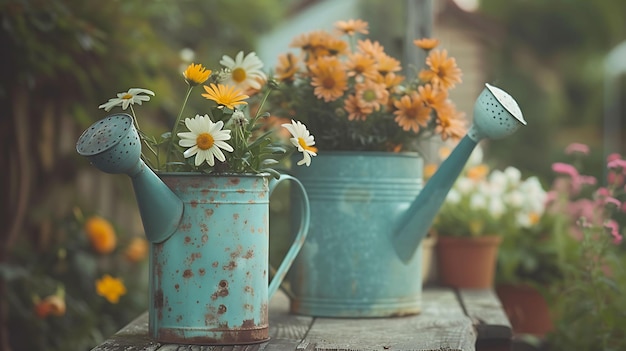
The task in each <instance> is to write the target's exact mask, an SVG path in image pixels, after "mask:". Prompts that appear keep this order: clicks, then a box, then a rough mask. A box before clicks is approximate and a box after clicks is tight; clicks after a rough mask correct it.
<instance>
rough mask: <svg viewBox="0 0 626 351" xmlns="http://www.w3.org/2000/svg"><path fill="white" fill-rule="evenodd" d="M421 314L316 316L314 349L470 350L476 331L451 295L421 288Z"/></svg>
mask: <svg viewBox="0 0 626 351" xmlns="http://www.w3.org/2000/svg"><path fill="white" fill-rule="evenodd" d="M423 301H424V302H423V306H424V307H423V309H422V313H420V314H419V315H415V316H407V317H396V318H366V319H363V318H359V319H349V318H316V319H315V321H314V322H313V325H312V326H311V329H310V330H309V333H308V334H307V336H306V340H308V341H309V342H310V343H314V344H315V350H319V351H324V350H333V351H334V350H362V351H366V350H463V351H466V350H474V344H475V341H476V333H475V331H474V328H473V326H472V323H471V320H470V319H469V318H468V317H467V316H466V315H465V314H464V313H463V310H462V309H461V307H460V305H459V303H458V300H457V298H456V296H455V294H454V293H453V292H452V291H450V290H447V289H445V290H444V289H437V290H430V291H425V292H424V294H423Z"/></svg>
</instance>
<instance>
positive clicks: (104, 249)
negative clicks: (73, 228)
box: [85, 216, 117, 254]
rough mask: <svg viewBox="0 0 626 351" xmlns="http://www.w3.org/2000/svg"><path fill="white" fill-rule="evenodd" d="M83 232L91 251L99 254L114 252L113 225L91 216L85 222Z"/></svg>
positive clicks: (115, 236) (114, 237)
mask: <svg viewBox="0 0 626 351" xmlns="http://www.w3.org/2000/svg"><path fill="white" fill-rule="evenodd" d="M85 232H86V233H87V237H88V238H89V242H90V243H91V246H92V247H93V249H94V250H95V251H96V252H97V253H100V254H108V253H111V252H112V251H113V250H115V246H116V244H117V235H115V229H113V225H112V224H111V223H110V222H109V221H107V220H106V219H104V218H102V217H99V216H92V217H89V219H87V221H86V222H85Z"/></svg>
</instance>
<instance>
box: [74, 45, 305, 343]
mask: <svg viewBox="0 0 626 351" xmlns="http://www.w3.org/2000/svg"><path fill="white" fill-rule="evenodd" d="M220 64H221V65H222V68H221V69H219V70H215V71H212V70H210V69H207V68H205V67H204V66H202V65H200V64H195V63H192V64H190V65H189V66H188V67H187V69H186V70H185V71H184V72H183V74H182V76H183V78H184V81H185V82H186V83H187V93H186V97H185V100H184V102H183V104H182V107H181V108H180V112H179V114H178V116H177V117H176V119H175V121H174V123H173V125H172V129H171V130H170V131H168V132H166V133H163V134H161V135H160V136H158V137H155V136H152V135H149V134H148V133H146V132H145V131H144V130H142V129H141V128H140V127H139V125H140V123H139V122H140V119H139V118H138V116H137V115H136V113H135V105H142V103H144V102H147V101H149V100H150V98H151V97H152V96H154V95H155V93H154V92H153V91H151V90H148V89H140V88H132V89H129V90H128V91H126V92H122V93H119V94H117V96H116V97H114V98H112V99H109V101H108V102H105V103H104V104H102V105H100V108H102V109H104V110H105V111H107V112H108V111H110V110H111V109H113V108H115V107H121V109H122V110H127V109H130V112H131V115H128V114H125V113H116V114H112V115H109V116H107V117H106V118H104V119H102V120H100V121H98V122H96V123H94V124H93V125H92V126H91V127H89V128H88V129H87V130H86V131H85V132H84V133H83V135H82V136H81V137H80V139H79V141H78V143H77V151H78V152H79V153H80V154H81V155H83V156H86V157H88V158H89V160H90V161H91V162H92V164H94V165H95V166H96V167H98V168H100V169H101V170H103V171H105V172H108V173H125V174H127V175H129V176H130V177H131V180H132V182H133V186H134V189H135V194H136V197H137V203H138V205H139V210H140V213H141V217H142V221H143V224H144V229H145V234H146V236H147V238H148V241H149V242H150V273H149V274H150V276H149V277H150V287H149V288H150V291H149V305H148V306H149V315H150V319H149V320H150V323H149V331H150V336H152V337H153V338H155V339H156V340H158V341H159V342H166V343H167V342H170V343H185V344H209V345H212V344H220V345H222V344H241V343H256V342H263V341H266V340H267V339H268V338H269V335H268V329H269V327H268V317H267V305H268V299H269V296H271V295H272V294H273V292H275V291H276V289H277V288H278V285H279V284H280V281H281V280H282V277H283V276H284V274H285V273H286V271H287V270H288V269H289V267H290V265H291V262H293V259H294V257H295V256H296V255H297V253H298V252H299V250H300V248H301V247H302V244H303V242H304V239H305V236H306V233H307V230H308V224H309V217H308V215H309V212H308V199H307V196H306V192H305V190H304V188H303V187H302V185H301V184H300V183H299V182H298V181H297V179H295V178H293V177H291V176H288V175H283V174H280V173H279V172H277V171H276V170H275V169H274V167H275V166H276V165H277V164H278V163H279V160H280V159H281V158H284V157H285V156H287V155H289V153H288V152H287V150H288V149H289V148H291V149H292V150H293V149H295V150H298V152H299V154H300V155H301V159H298V160H297V164H298V165H306V166H309V165H310V164H311V158H312V157H313V156H315V154H316V149H315V146H314V145H315V140H314V138H313V136H312V135H311V134H310V133H309V131H308V130H307V128H306V127H305V126H304V125H303V124H302V123H301V122H299V121H295V120H293V119H292V120H291V121H290V122H289V123H285V124H283V125H282V126H283V127H284V128H285V130H286V131H288V133H289V134H291V135H290V138H289V139H288V140H287V139H286V138H282V137H280V135H279V134H276V133H275V132H276V130H275V129H274V128H272V127H271V125H269V124H267V123H266V121H267V117H268V116H269V113H267V112H263V108H264V107H263V105H264V101H265V100H266V99H267V95H268V94H269V93H270V91H267V92H265V94H257V93H259V92H261V91H262V90H263V87H264V85H265V82H266V75H265V73H264V72H263V71H262V70H261V69H262V67H263V63H262V62H261V61H260V59H259V58H258V57H257V56H256V54H255V53H249V54H248V55H245V56H244V53H243V52H239V53H238V54H237V56H236V57H234V58H231V57H229V56H227V55H224V56H223V58H222V60H221V61H220ZM200 85H202V88H203V90H204V94H202V96H203V97H205V98H206V99H207V100H208V101H207V106H206V108H205V109H204V110H203V111H202V113H201V114H195V113H193V114H188V113H187V112H186V111H185V105H186V103H187V101H188V99H189V97H190V95H191V93H192V91H193V90H194V88H195V87H197V86H200ZM259 97H261V99H260V101H259V100H257V99H258V98H259ZM248 101H250V102H258V105H255V108H256V112H255V113H251V111H250V110H248V109H247V108H246V107H247V106H248V104H249V102H248ZM194 115H195V116H194ZM142 146H143V147H142ZM282 180H291V181H292V185H293V186H292V189H295V188H297V189H299V191H300V192H299V197H300V200H301V207H302V208H303V211H301V212H300V216H301V220H302V224H301V226H300V228H299V229H298V230H297V234H295V237H296V238H297V240H295V241H294V243H293V244H292V245H291V247H290V249H289V250H288V252H287V254H286V256H285V258H284V260H283V262H282V263H281V264H280V266H279V267H278V268H277V271H276V277H277V278H276V279H273V280H272V282H271V284H270V286H269V287H268V276H269V273H268V272H269V267H268V253H269V248H268V245H269V239H268V235H269V233H268V231H269V223H268V218H269V206H268V202H269V197H270V193H271V191H272V190H273V189H274V187H275V185H276V184H277V183H278V182H280V181H282ZM198 306H201V307H202V308H197V307H198Z"/></svg>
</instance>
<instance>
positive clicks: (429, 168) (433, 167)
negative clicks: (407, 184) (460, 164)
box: [424, 163, 439, 181]
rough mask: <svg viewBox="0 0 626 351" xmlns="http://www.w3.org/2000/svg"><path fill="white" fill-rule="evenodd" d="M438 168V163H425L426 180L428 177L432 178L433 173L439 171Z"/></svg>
mask: <svg viewBox="0 0 626 351" xmlns="http://www.w3.org/2000/svg"><path fill="white" fill-rule="evenodd" d="M437 168H439V166H438V165H437V164H436V163H429V164H427V165H425V166H424V181H427V180H428V179H430V177H432V176H433V174H435V172H437Z"/></svg>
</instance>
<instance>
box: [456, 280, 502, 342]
mask: <svg viewBox="0 0 626 351" xmlns="http://www.w3.org/2000/svg"><path fill="white" fill-rule="evenodd" d="M458 294H459V299H460V301H461V304H462V305H463V307H464V308H465V311H466V313H467V315H468V316H469V317H470V318H471V319H472V320H473V322H474V325H475V327H476V330H477V332H478V339H479V340H483V341H484V340H489V339H495V340H498V339H499V340H511V338H512V337H513V331H512V328H511V323H510V322H509V319H508V318H507V316H506V314H505V313H504V309H503V308H502V304H501V303H500V300H499V299H498V297H497V296H496V294H495V293H494V292H493V291H492V290H491V289H461V290H459V291H458Z"/></svg>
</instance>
